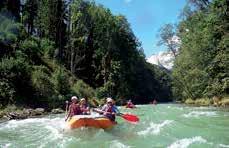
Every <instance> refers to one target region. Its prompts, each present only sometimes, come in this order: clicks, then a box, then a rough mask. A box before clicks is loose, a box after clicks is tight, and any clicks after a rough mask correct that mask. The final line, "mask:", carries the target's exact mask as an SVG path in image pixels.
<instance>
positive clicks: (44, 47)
mask: <svg viewBox="0 0 229 148" xmlns="http://www.w3.org/2000/svg"><path fill="white" fill-rule="evenodd" d="M40 50H41V51H42V54H43V55H44V57H46V58H53V57H54V53H55V48H54V42H52V41H50V40H49V39H46V38H43V39H41V41H40Z"/></svg>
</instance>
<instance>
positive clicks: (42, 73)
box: [31, 66, 55, 98]
mask: <svg viewBox="0 0 229 148" xmlns="http://www.w3.org/2000/svg"><path fill="white" fill-rule="evenodd" d="M31 78H32V86H33V88H34V89H35V91H36V93H35V94H36V97H37V98H49V97H50V96H52V95H54V94H55V90H54V84H53V83H52V81H51V78H50V73H49V70H48V69H47V68H46V67H44V66H35V67H34V70H33V71H32V75H31Z"/></svg>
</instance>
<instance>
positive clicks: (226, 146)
mask: <svg viewBox="0 0 229 148" xmlns="http://www.w3.org/2000/svg"><path fill="white" fill-rule="evenodd" d="M219 147H223V148H229V145H225V144H219Z"/></svg>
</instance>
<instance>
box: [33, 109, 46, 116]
mask: <svg viewBox="0 0 229 148" xmlns="http://www.w3.org/2000/svg"><path fill="white" fill-rule="evenodd" d="M44 113H45V109H44V108H36V109H35V110H31V112H30V115H31V116H38V115H43V114H44Z"/></svg>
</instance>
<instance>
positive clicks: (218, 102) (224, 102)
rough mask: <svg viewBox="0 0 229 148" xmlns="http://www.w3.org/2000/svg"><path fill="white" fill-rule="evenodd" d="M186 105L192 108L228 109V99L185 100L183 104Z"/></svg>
mask: <svg viewBox="0 0 229 148" xmlns="http://www.w3.org/2000/svg"><path fill="white" fill-rule="evenodd" d="M183 103H184V104H186V105H192V106H215V107H229V97H223V98H218V97H213V98H212V99H209V98H200V99H196V100H193V99H187V100H185V101H184V102H183Z"/></svg>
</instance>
